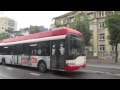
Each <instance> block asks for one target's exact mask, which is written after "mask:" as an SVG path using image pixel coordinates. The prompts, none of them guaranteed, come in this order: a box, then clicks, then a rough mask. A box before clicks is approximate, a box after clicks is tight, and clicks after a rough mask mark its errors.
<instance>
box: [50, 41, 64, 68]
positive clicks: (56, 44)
mask: <svg viewBox="0 0 120 90" xmlns="http://www.w3.org/2000/svg"><path fill="white" fill-rule="evenodd" d="M64 52H65V44H64V40H56V41H51V69H53V70H54V69H64V68H65V57H64V56H65V53H64Z"/></svg>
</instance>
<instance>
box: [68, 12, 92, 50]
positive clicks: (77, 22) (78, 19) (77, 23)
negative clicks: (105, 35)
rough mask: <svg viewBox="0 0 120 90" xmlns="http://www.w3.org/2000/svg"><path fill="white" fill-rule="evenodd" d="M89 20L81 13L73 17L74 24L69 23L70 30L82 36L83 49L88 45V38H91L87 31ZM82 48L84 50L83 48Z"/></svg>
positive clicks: (89, 32)
mask: <svg viewBox="0 0 120 90" xmlns="http://www.w3.org/2000/svg"><path fill="white" fill-rule="evenodd" d="M89 23H90V22H89V18H88V16H87V15H86V13H84V12H81V13H79V14H77V15H76V16H75V19H74V22H73V23H69V25H70V28H74V29H76V30H78V31H80V32H81V33H82V34H83V40H84V42H83V43H84V45H85V47H87V46H89V45H90V38H91V36H92V33H91V31H90V30H89V26H90V25H89ZM85 47H84V48H85Z"/></svg>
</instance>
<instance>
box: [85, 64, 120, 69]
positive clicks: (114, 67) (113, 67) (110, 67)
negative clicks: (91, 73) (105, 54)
mask: <svg viewBox="0 0 120 90" xmlns="http://www.w3.org/2000/svg"><path fill="white" fill-rule="evenodd" d="M87 66H88V67H101V68H109V69H120V67H116V66H97V65H87Z"/></svg>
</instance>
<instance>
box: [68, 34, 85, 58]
mask: <svg viewBox="0 0 120 90" xmlns="http://www.w3.org/2000/svg"><path fill="white" fill-rule="evenodd" d="M82 41H83V39H82V37H79V36H76V35H71V36H69V37H68V39H67V59H75V58H76V57H78V56H82V54H83V43H82Z"/></svg>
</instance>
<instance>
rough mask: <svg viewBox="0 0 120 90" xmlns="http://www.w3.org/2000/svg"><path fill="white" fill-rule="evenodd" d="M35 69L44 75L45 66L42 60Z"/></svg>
mask: <svg viewBox="0 0 120 90" xmlns="http://www.w3.org/2000/svg"><path fill="white" fill-rule="evenodd" d="M37 68H38V70H39V71H40V72H42V73H45V72H46V71H47V65H46V62H45V61H44V60H40V61H39V62H38V65H37Z"/></svg>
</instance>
